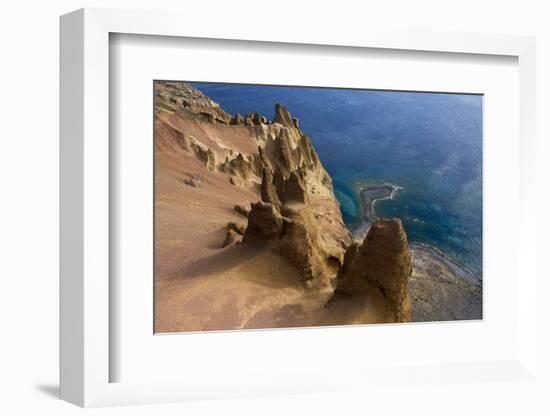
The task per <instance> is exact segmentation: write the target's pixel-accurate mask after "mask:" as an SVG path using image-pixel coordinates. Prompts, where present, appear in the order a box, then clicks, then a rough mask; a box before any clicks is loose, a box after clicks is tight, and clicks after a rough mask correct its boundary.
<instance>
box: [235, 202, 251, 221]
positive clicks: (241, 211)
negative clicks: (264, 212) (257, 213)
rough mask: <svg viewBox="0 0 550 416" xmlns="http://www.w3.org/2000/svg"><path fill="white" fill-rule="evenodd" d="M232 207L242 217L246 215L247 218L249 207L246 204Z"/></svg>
mask: <svg viewBox="0 0 550 416" xmlns="http://www.w3.org/2000/svg"><path fill="white" fill-rule="evenodd" d="M233 209H234V210H235V211H236V212H238V213H239V214H241V215H242V216H243V217H247V218H248V215H249V214H250V207H247V206H244V205H239V204H237V205H235V206H234V207H233Z"/></svg>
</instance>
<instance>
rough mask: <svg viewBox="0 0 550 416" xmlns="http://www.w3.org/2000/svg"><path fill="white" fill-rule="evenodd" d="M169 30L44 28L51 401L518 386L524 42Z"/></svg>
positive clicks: (525, 248)
mask: <svg viewBox="0 0 550 416" xmlns="http://www.w3.org/2000/svg"><path fill="white" fill-rule="evenodd" d="M186 21H187V22H188V23H189V24H186V25H185V26H184V27H182V25H181V24H180V22H181V16H177V15H173V14H165V13H150V12H148V13H145V12H129V11H114V10H103V9H102V10H99V9H91V10H90V9H84V10H79V11H76V12H73V13H71V14H68V15H65V16H63V17H62V18H61V253H62V258H61V397H62V398H63V399H65V400H67V401H69V402H72V403H75V404H78V405H80V406H105V405H117V404H138V403H155V402H166V401H184V400H192V399H196V398H201V399H204V398H223V397H243V396H244V397H246V396H251V397H252V396H255V395H264V394H282V393H292V394H296V393H308V392H322V391H332V390H342V389H347V388H351V386H354V387H357V386H358V385H369V386H371V387H372V388H376V385H377V384H378V383H379V382H380V380H387V382H390V380H392V379H395V378H399V379H400V382H404V383H419V382H423V380H432V381H433V379H434V377H436V378H437V380H438V381H445V380H447V381H449V380H456V379H462V380H465V381H467V382H472V383H476V382H480V381H482V380H488V379H489V380H518V381H519V380H523V379H526V378H530V377H532V376H533V374H534V372H535V368H536V363H535V353H534V351H535V346H536V338H535V334H536V327H535V316H536V304H535V302H533V299H534V297H535V293H536V289H535V288H536V270H535V269H534V267H535V261H533V257H532V256H534V252H535V250H534V249H533V247H535V234H534V233H535V230H536V218H535V217H534V216H533V215H526V213H531V212H534V208H533V205H534V201H533V199H532V198H529V195H532V194H533V192H534V160H535V157H534V151H533V150H532V144H533V143H534V140H535V132H534V125H535V123H534V115H535V111H534V110H535V98H534V97H535V77H534V68H535V64H534V62H535V48H534V40H533V39H531V38H528V37H517V36H507V35H498V36H497V35H482V34H465V33H456V34H453V33H437V34H434V33H427V32H426V33H424V32H403V33H401V32H397V31H396V32H384V31H380V30H377V29H375V28H374V27H373V28H372V29H369V30H364V31H363V30H362V31H361V33H354V32H353V31H352V30H350V31H349V32H346V31H343V32H341V33H339V34H338V35H337V36H331V37H330V38H327V37H326V35H325V33H324V31H323V30H322V28H315V27H313V28H312V30H311V31H309V32H308V35H303V33H302V32H300V31H299V30H298V29H289V30H287V31H285V32H284V33H281V32H280V31H278V30H277V27H276V25H275V23H273V25H271V24H267V23H266V25H265V26H263V27H262V29H257V28H254V29H253V30H252V31H251V32H250V33H247V35H246V36H243V35H237V34H235V33H234V32H233V31H232V28H231V26H230V25H229V23H228V22H227V21H226V22H225V23H224V22H222V21H220V24H219V25H218V24H217V25H215V26H212V27H209V28H205V27H204V26H202V25H200V22H189V20H186ZM518 149H519V151H518ZM503 207H505V208H506V209H503ZM510 218H515V219H516V223H517V226H514V227H511V226H510ZM504 236H505V237H506V238H503V237H504ZM503 259H506V261H503ZM404 345H406V346H407V347H406V351H404V350H403V346H404ZM434 374H436V375H434ZM371 387H369V388H371Z"/></svg>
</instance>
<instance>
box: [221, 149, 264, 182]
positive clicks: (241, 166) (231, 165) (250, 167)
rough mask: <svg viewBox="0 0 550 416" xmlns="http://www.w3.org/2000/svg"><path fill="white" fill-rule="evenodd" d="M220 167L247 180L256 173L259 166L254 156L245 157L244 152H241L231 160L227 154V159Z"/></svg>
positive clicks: (223, 170) (225, 171) (229, 173)
mask: <svg viewBox="0 0 550 416" xmlns="http://www.w3.org/2000/svg"><path fill="white" fill-rule="evenodd" d="M219 169H220V171H222V172H224V173H226V174H228V175H232V176H237V177H238V178H240V179H243V180H245V181H247V180H250V179H251V178H252V176H253V175H255V174H256V170H257V167H256V162H255V160H254V158H253V157H252V156H249V157H245V156H244V155H243V154H242V153H239V154H238V155H237V156H236V157H234V158H233V159H231V160H229V157H228V156H226V158H225V161H224V162H223V163H222V164H221V165H220V167H219Z"/></svg>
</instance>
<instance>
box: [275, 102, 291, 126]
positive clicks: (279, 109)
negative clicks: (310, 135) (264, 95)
mask: <svg viewBox="0 0 550 416" xmlns="http://www.w3.org/2000/svg"><path fill="white" fill-rule="evenodd" d="M273 122H274V123H279V124H282V125H283V126H285V127H289V128H291V127H294V122H293V121H292V116H291V115H290V113H289V112H288V110H287V109H286V108H285V107H283V106H282V105H281V104H279V103H277V104H275V118H274V119H273Z"/></svg>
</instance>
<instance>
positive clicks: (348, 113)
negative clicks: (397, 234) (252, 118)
mask: <svg viewBox="0 0 550 416" xmlns="http://www.w3.org/2000/svg"><path fill="white" fill-rule="evenodd" d="M193 85H194V86H195V87H197V88H198V89H200V90H201V91H202V92H204V93H205V94H206V95H208V96H210V97H211V98H212V99H213V100H214V101H216V102H218V103H219V104H220V105H221V106H222V107H223V108H224V109H225V110H226V111H228V112H230V113H236V112H240V113H241V114H244V113H247V112H259V113H261V114H263V115H266V116H268V118H272V116H273V111H274V105H275V103H276V102H280V103H281V104H283V105H285V106H286V107H287V108H288V109H289V111H290V112H291V113H292V114H293V115H294V116H296V117H298V118H299V119H300V127H301V129H302V130H303V131H304V132H306V133H307V134H309V135H310V136H311V139H312V142H313V144H314V146H315V149H316V150H317V153H318V154H319V157H320V159H321V161H322V162H323V165H324V166H325V168H326V169H327V171H328V172H329V173H330V175H331V177H332V179H333V183H334V190H335V194H336V197H337V198H338V200H339V202H340V205H341V211H342V216H343V218H344V221H345V222H346V224H347V225H348V226H349V227H350V228H352V227H353V226H354V225H356V224H357V223H358V221H359V218H360V205H359V199H358V196H357V195H356V194H355V193H354V190H353V184H354V183H355V182H357V181H360V182H367V183H384V182H389V183H392V184H395V185H398V186H400V187H402V188H403V189H402V190H401V191H399V192H398V193H397V194H396V195H395V197H394V199H392V200H389V199H388V200H383V201H378V202H377V203H376V214H377V215H378V216H379V217H398V218H401V219H402V221H403V224H404V226H405V230H406V232H407V236H408V238H409V240H410V241H416V242H422V243H425V244H429V245H432V246H435V247H437V248H439V249H440V250H442V251H443V252H445V253H446V254H447V255H449V256H450V257H451V258H453V259H455V260H456V261H458V262H459V263H461V264H463V265H464V266H466V267H468V268H469V269H471V270H472V271H474V272H476V273H478V274H481V270H482V105H483V99H482V96H480V95H462V94H440V93H438V94H435V93H410V92H389V91H367V90H345V89H325V88H301V87H299V88H298V87H274V86H253V85H231V84H216V83H208V84H207V83H193Z"/></svg>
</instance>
